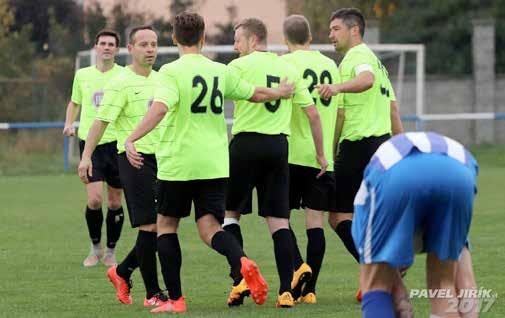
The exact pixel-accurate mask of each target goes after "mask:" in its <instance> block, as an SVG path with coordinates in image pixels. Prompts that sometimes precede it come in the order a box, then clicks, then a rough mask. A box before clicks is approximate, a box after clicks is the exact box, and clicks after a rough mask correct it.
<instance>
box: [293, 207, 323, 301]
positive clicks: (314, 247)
mask: <svg viewBox="0 0 505 318" xmlns="http://www.w3.org/2000/svg"><path fill="white" fill-rule="evenodd" d="M323 223H324V213H323V212H322V211H316V210H312V209H309V208H306V209H305V226H306V229H307V264H308V265H309V266H310V268H311V270H312V275H311V276H310V279H308V280H307V283H306V284H305V286H304V287H303V291H302V294H301V296H302V301H303V302H305V303H315V302H316V283H317V278H318V277H319V272H320V271H321V265H322V264H323V258H324V253H325V250H326V240H325V237H324V230H323ZM293 292H294V291H293Z"/></svg>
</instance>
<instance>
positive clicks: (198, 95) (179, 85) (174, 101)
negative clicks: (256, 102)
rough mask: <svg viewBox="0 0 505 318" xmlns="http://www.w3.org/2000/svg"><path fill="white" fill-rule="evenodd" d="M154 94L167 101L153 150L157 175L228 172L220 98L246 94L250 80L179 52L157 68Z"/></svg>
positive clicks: (197, 176) (180, 177)
mask: <svg viewBox="0 0 505 318" xmlns="http://www.w3.org/2000/svg"><path fill="white" fill-rule="evenodd" d="M159 74H160V76H161V83H160V84H161V85H160V87H159V88H158V90H157V91H156V94H155V97H154V100H155V101H156V102H161V103H163V104H165V105H166V106H167V107H168V113H167V114H166V116H168V117H167V118H165V119H166V124H167V127H166V129H165V131H164V132H163V133H162V136H161V140H160V145H159V148H158V150H157V152H156V158H157V162H158V179H160V180H167V181H188V180H203V179H217V178H227V177H228V176H229V155H228V134H227V130H226V121H225V117H224V111H223V106H224V100H225V99H232V100H239V99H249V98H251V96H252V95H253V94H254V86H252V85H250V84H248V83H247V82H245V81H243V80H241V79H240V77H238V75H237V74H235V72H234V71H233V70H232V69H230V68H229V67H228V66H226V65H224V64H221V63H217V62H214V61H211V60H210V59H208V58H206V57H205V56H203V55H201V54H185V55H183V56H181V57H180V58H179V59H177V60H176V61H174V62H172V63H169V64H165V65H163V66H162V68H161V69H160V71H159Z"/></svg>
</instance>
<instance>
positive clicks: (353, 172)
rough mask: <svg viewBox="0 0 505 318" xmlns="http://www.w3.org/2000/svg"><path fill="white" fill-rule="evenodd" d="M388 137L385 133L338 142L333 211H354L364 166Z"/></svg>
mask: <svg viewBox="0 0 505 318" xmlns="http://www.w3.org/2000/svg"><path fill="white" fill-rule="evenodd" d="M390 137H391V136H390V135H389V134H386V135H382V136H379V137H367V138H363V139H361V140H356V141H349V140H344V141H342V142H341V143H340V145H339V152H338V155H337V157H336V158H335V182H336V203H335V211H333V212H343V213H352V212H354V197H355V196H356V193H358V190H359V187H360V185H361V180H363V173H364V172H365V168H366V166H367V165H368V162H369V161H370V159H371V158H372V156H373V154H374V153H375V151H376V150H377V148H379V146H380V145H381V144H382V143H383V142H385V141H386V140H388V139H389V138H390Z"/></svg>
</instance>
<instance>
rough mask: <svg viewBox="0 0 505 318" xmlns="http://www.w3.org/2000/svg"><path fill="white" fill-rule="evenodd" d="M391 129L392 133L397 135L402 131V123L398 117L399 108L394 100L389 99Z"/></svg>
mask: <svg viewBox="0 0 505 318" xmlns="http://www.w3.org/2000/svg"><path fill="white" fill-rule="evenodd" d="M391 131H392V132H393V135H398V134H401V133H402V132H403V124H402V120H401V118H400V110H399V109H398V104H397V103H396V101H394V100H392V101H391Z"/></svg>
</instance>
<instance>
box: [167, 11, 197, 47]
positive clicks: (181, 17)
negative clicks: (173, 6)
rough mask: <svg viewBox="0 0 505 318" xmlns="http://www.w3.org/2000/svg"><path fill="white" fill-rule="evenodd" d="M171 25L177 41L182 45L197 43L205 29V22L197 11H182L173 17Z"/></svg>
mask: <svg viewBox="0 0 505 318" xmlns="http://www.w3.org/2000/svg"><path fill="white" fill-rule="evenodd" d="M172 25H173V27H174V35H175V38H176V40H177V42H179V43H180V44H182V45H184V46H193V45H196V44H198V41H200V40H201V38H202V37H203V34H204V31H205V22H204V21H203V17H202V16H201V15H199V14H198V13H190V12H182V13H180V14H178V15H176V16H175V17H174V19H173V21H172Z"/></svg>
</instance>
